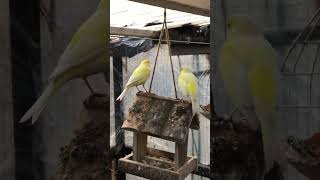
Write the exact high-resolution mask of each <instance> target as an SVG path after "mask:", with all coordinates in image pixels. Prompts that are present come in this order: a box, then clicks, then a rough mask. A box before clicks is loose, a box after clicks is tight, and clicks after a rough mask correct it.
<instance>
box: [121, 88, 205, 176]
mask: <svg viewBox="0 0 320 180" xmlns="http://www.w3.org/2000/svg"><path fill="white" fill-rule="evenodd" d="M198 125H199V124H198V119H197V118H196V117H195V116H194V118H192V106H191V103H189V102H187V101H182V100H177V99H172V98H167V97H166V98H165V97H160V96H157V95H154V94H149V93H143V92H139V93H138V94H137V97H136V100H135V102H134V104H133V106H132V107H131V108H130V109H129V114H128V115H127V116H126V117H125V121H124V123H123V125H122V128H123V129H125V130H129V131H132V132H133V133H134V134H133V153H131V154H130V155H128V156H126V157H124V158H122V159H120V160H119V168H120V170H121V171H124V172H127V173H130V174H134V175H137V176H140V177H144V178H150V179H154V177H155V174H157V179H184V178H185V177H187V176H188V175H189V174H190V173H191V172H192V171H193V170H195V169H196V167H197V160H196V158H194V157H188V156H187V148H188V133H189V128H193V129H199V126H198ZM147 136H153V137H158V138H161V139H164V140H169V141H173V142H175V153H174V154H173V153H169V152H165V151H160V150H156V149H151V148H147Z"/></svg>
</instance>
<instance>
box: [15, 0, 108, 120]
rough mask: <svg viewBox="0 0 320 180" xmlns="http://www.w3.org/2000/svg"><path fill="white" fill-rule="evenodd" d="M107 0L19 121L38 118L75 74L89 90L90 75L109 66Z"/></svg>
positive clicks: (84, 27)
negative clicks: (88, 79)
mask: <svg viewBox="0 0 320 180" xmlns="http://www.w3.org/2000/svg"><path fill="white" fill-rule="evenodd" d="M107 12H108V1H107V0H101V1H100V3H99V5H98V7H97V9H96V11H95V12H94V14H92V15H91V16H90V17H89V18H88V19H87V20H86V21H85V22H84V23H83V24H82V25H81V26H80V28H79V29H78V31H77V32H76V33H75V35H74V36H73V37H72V39H71V41H70V43H69V44H68V46H67V48H66V49H65V51H64V52H63V54H62V55H61V57H60V59H59V62H58V64H57V66H56V68H55V70H54V71H53V73H52V74H51V76H50V78H49V85H48V87H47V88H46V89H45V90H44V92H43V93H42V95H41V96H40V97H39V98H38V99H37V101H36V102H35V104H34V105H33V106H32V107H31V108H30V109H29V110H28V111H27V112H26V113H25V114H24V116H23V117H22V118H21V120H20V122H25V121H27V120H28V119H29V118H31V117H32V123H34V122H36V120H37V119H38V117H39V116H40V113H41V112H42V110H43V109H44V108H45V107H46V105H47V103H48V100H49V98H50V97H51V96H53V94H54V93H55V92H57V91H58V90H59V89H60V88H61V87H62V86H63V85H64V84H65V83H66V82H68V81H69V80H72V79H75V78H82V79H84V81H85V83H86V85H87V86H88V88H89V90H90V91H91V92H92V93H93V89H92V88H91V87H90V85H89V83H88V81H87V79H86V78H87V76H90V75H93V74H97V73H104V72H106V70H107V49H106V43H107V40H108V39H107V37H108V36H107V31H106V28H107V17H108V15H109V14H108V13H107Z"/></svg>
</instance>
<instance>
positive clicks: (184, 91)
mask: <svg viewBox="0 0 320 180" xmlns="http://www.w3.org/2000/svg"><path fill="white" fill-rule="evenodd" d="M184 74H185V73H184ZM184 74H181V75H180V77H179V80H178V84H179V87H180V89H181V92H182V95H183V96H188V85H187V82H186V81H185V79H184V76H185V75H184Z"/></svg>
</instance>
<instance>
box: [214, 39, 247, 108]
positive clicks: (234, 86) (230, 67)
mask: <svg viewBox="0 0 320 180" xmlns="http://www.w3.org/2000/svg"><path fill="white" fill-rule="evenodd" d="M234 46H236V45H234V44H233V43H228V42H225V44H224V46H223V48H222V51H221V54H220V60H219V69H220V71H221V75H222V79H223V82H224V86H225V89H226V91H227V92H228V95H229V97H230V99H231V101H232V103H233V104H234V105H236V106H237V107H240V106H251V105H252V104H253V101H252V95H251V94H250V91H249V84H248V78H247V69H246V67H245V64H244V63H241V57H240V55H239V54H238V53H237V50H236V49H237V48H235V47H234Z"/></svg>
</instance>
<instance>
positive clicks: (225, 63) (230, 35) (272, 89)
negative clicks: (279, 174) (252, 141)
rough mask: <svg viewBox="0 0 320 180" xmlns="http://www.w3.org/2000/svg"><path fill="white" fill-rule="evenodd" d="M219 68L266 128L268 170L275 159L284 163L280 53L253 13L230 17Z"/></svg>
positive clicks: (236, 99)
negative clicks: (279, 109) (279, 105)
mask: <svg viewBox="0 0 320 180" xmlns="http://www.w3.org/2000/svg"><path fill="white" fill-rule="evenodd" d="M219 69H220V72H221V75H222V79H223V81H224V84H225V88H226V92H227V94H228V95H229V97H230V99H231V101H232V103H233V104H234V105H235V106H236V107H237V108H238V109H239V110H240V111H241V112H242V113H243V114H244V115H245V116H246V118H247V119H248V122H249V124H250V126H251V128H252V129H254V130H259V129H260V130H261V132H262V136H263V146H264V155H265V163H266V169H265V170H266V172H268V171H269V170H270V168H272V167H273V162H274V161H277V162H278V163H279V164H280V165H281V163H282V162H280V161H282V157H281V153H280V148H279V147H280V144H281V143H280V142H281V141H280V138H281V137H280V129H279V122H278V119H277V113H276V105H277V100H278V92H279V90H278V81H279V70H278V63H277V54H276V52H275V50H274V49H273V48H272V46H271V45H270V44H269V42H268V41H266V40H265V38H264V36H263V34H262V33H261V32H260V31H259V30H258V28H257V26H256V25H255V24H254V23H253V21H252V20H250V18H249V17H246V16H233V17H230V18H228V20H227V39H226V41H225V42H224V45H223V47H222V49H221V54H220V59H219Z"/></svg>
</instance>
